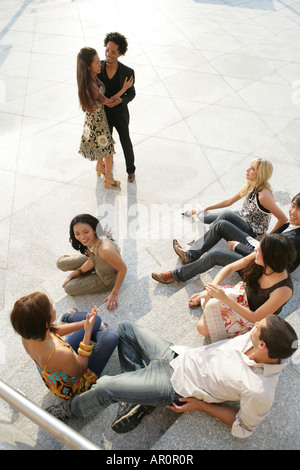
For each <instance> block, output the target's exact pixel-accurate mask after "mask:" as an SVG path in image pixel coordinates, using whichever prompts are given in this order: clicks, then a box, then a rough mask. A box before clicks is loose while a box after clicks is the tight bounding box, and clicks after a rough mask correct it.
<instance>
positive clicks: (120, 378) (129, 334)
mask: <svg viewBox="0 0 300 470" xmlns="http://www.w3.org/2000/svg"><path fill="white" fill-rule="evenodd" d="M119 336H120V342H119V359H120V364H121V368H122V372H123V373H122V374H119V375H115V376H103V377H101V378H100V379H99V380H98V381H97V383H96V384H95V385H93V386H92V388H91V389H90V390H88V391H87V392H84V393H82V394H81V395H76V396H75V397H74V398H72V399H71V400H69V401H68V403H67V408H68V411H69V413H70V414H71V415H72V416H76V417H88V416H91V415H92V416H94V415H95V414H96V413H99V412H100V411H102V410H103V409H104V408H106V407H107V406H109V405H110V404H112V403H117V402H125V403H133V404H142V405H149V406H150V405H152V406H158V405H161V406H165V405H169V404H171V403H172V401H176V400H177V399H178V395H177V393H176V392H175V391H174V389H173V387H172V384H171V380H170V378H171V376H172V374H173V368H172V367H171V366H170V361H172V360H173V359H174V357H175V353H174V351H172V350H171V349H170V346H171V345H172V343H170V342H169V341H166V340H165V339H163V338H161V337H160V336H158V335H157V334H156V333H154V332H153V331H151V330H148V329H146V328H144V327H142V326H140V325H137V324H135V323H131V322H129V321H124V322H122V323H120V325H119Z"/></svg>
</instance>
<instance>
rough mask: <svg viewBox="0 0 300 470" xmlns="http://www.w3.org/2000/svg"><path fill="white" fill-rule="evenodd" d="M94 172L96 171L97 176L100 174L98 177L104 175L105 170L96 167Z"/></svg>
mask: <svg viewBox="0 0 300 470" xmlns="http://www.w3.org/2000/svg"><path fill="white" fill-rule="evenodd" d="M96 172H97V176H100V177H101V176H103V177H105V170H98V169H97V168H96Z"/></svg>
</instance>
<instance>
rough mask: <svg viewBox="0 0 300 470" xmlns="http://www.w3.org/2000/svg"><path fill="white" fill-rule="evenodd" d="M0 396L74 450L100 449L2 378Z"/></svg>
mask: <svg viewBox="0 0 300 470" xmlns="http://www.w3.org/2000/svg"><path fill="white" fill-rule="evenodd" d="M0 397H1V398H3V400H5V401H7V402H8V403H9V404H10V405H12V406H13V407H14V408H16V409H17V410H19V411H20V412H21V413H23V414H24V415H26V416H27V417H28V418H29V419H31V420H32V421H34V422H35V423H37V424H38V425H39V426H40V427H41V428H43V429H45V431H47V432H48V433H49V434H52V435H53V436H54V437H55V438H56V439H58V440H59V441H60V442H62V443H63V444H64V445H66V446H67V447H69V448H70V449H72V450H100V448H99V447H97V446H96V445H95V444H93V443H92V442H90V441H89V440H88V439H86V438H85V437H83V436H81V435H80V434H79V433H78V432H76V431H74V430H73V429H71V428H70V427H69V426H67V425H66V424H64V423H63V422H61V421H60V420H59V419H57V418H55V417H54V416H52V415H51V414H49V413H48V412H47V411H45V410H43V409H42V408H40V407H39V406H37V405H35V404H34V403H33V402H32V401H30V400H28V398H26V397H25V396H24V395H22V394H21V393H20V392H18V391H16V390H14V389H13V388H11V387H10V386H9V385H7V384H6V383H5V382H3V381H2V380H0Z"/></svg>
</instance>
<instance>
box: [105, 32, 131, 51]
mask: <svg viewBox="0 0 300 470" xmlns="http://www.w3.org/2000/svg"><path fill="white" fill-rule="evenodd" d="M109 41H111V42H114V43H115V44H117V46H118V48H119V52H120V54H121V55H125V54H126V52H127V49H128V42H127V39H126V38H125V36H123V34H121V33H107V35H106V36H105V38H104V47H106V46H107V43H108V42H109Z"/></svg>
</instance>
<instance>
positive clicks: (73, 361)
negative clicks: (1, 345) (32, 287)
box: [11, 292, 119, 399]
mask: <svg viewBox="0 0 300 470" xmlns="http://www.w3.org/2000/svg"><path fill="white" fill-rule="evenodd" d="M97 311H98V309H97V307H93V309H92V311H91V312H90V313H79V312H78V313H77V314H76V315H77V318H80V319H81V320H80V321H75V322H72V323H70V322H69V321H72V319H71V320H68V318H65V319H64V323H63V324H61V325H54V321H55V318H56V310H55V308H54V307H53V305H52V303H51V302H50V300H49V298H48V297H47V296H46V295H45V294H43V293H42V292H34V293H33V294H29V295H26V296H24V297H22V298H21V299H19V300H17V302H16V303H15V305H14V308H13V310H12V312H11V323H12V326H13V328H14V330H15V331H16V332H17V333H19V334H20V335H21V337H22V342H23V346H24V348H25V351H26V352H27V353H28V354H29V356H30V357H31V358H32V359H33V361H34V362H35V363H36V365H37V368H38V371H39V373H40V375H41V377H42V379H43V381H44V383H45V385H46V386H47V387H48V388H49V390H50V391H51V392H53V393H54V394H55V395H57V396H59V397H61V398H65V399H69V398H71V397H72V396H74V395H77V394H78V393H82V392H84V391H86V390H88V389H89V388H90V387H91V386H92V384H93V383H95V382H96V380H97V379H98V377H99V376H100V375H101V373H102V371H103V369H104V367H105V366H106V364H107V362H108V360H109V358H110V356H111V354H112V353H113V351H114V349H115V347H116V346H117V344H118V342H119V336H118V334H117V333H115V332H114V331H112V330H110V329H109V328H105V329H101V328H102V324H101V318H100V317H99V316H97ZM72 315H73V314H71V313H70V314H65V315H64V316H63V317H69V316H70V317H72ZM70 333H72V334H70ZM67 334H70V336H69V337H68V339H67V341H64V340H63V339H62V338H61V336H65V335H67ZM91 340H92V341H93V343H94V344H92V343H91Z"/></svg>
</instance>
